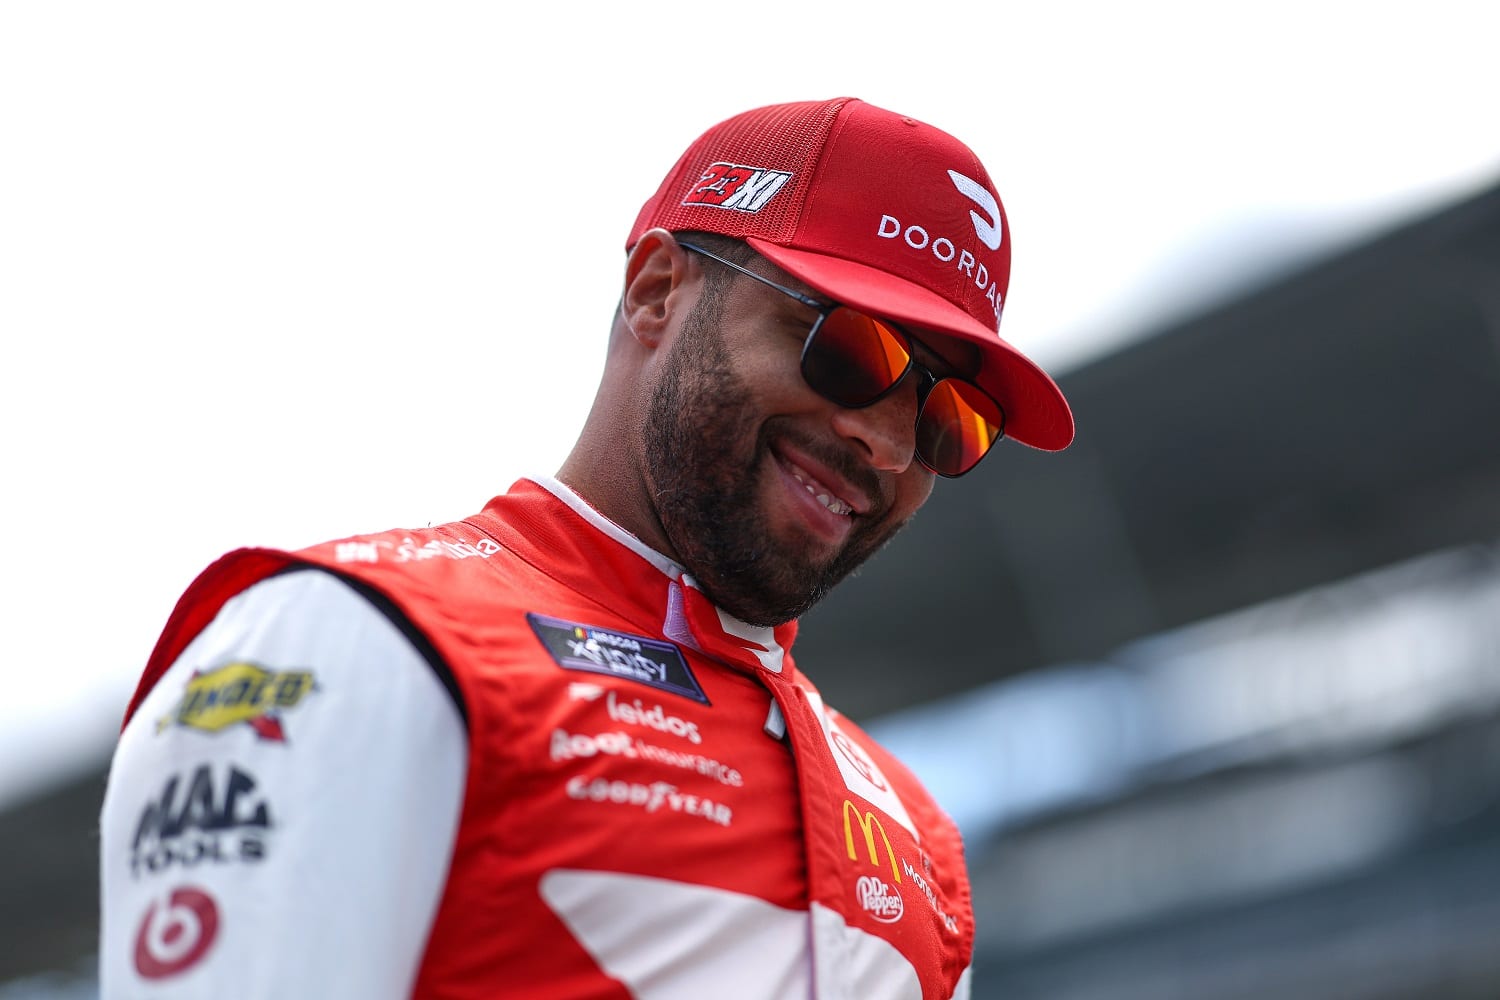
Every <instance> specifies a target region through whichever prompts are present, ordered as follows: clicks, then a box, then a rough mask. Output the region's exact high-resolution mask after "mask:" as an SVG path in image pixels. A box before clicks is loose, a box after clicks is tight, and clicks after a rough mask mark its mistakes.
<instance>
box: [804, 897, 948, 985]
mask: <svg viewBox="0 0 1500 1000" xmlns="http://www.w3.org/2000/svg"><path fill="white" fill-rule="evenodd" d="M812 926H813V967H814V968H815V969H816V970H817V990H818V992H817V996H818V1000H921V997H922V982H921V980H920V979H918V978H917V970H916V969H914V968H912V964H911V963H910V962H908V961H907V960H906V956H905V955H903V954H901V952H899V951H897V950H896V946H895V945H893V944H891V943H890V942H889V941H886V940H885V939H883V938H878V937H876V936H875V935H873V934H867V933H865V932H864V931H862V930H860V929H859V928H857V927H850V926H849V925H848V924H846V923H844V918H843V917H842V916H840V915H839V914H838V913H837V912H835V911H834V910H830V909H829V908H828V907H826V906H823V905H822V904H820V903H813V904H812Z"/></svg>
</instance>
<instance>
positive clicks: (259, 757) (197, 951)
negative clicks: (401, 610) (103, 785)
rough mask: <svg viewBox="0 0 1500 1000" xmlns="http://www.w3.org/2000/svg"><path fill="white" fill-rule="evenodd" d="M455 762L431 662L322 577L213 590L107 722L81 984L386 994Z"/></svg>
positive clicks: (418, 938)
mask: <svg viewBox="0 0 1500 1000" xmlns="http://www.w3.org/2000/svg"><path fill="white" fill-rule="evenodd" d="M467 767H468V738H467V733H466V730H465V725H464V720H463V718H462V715H461V713H460V711H459V708H458V706H457V705H456V703H455V701H454V696H453V695H451V694H450V693H449V691H448V690H447V688H446V686H445V684H444V682H443V680H442V679H441V678H440V676H439V673H438V672H437V671H436V670H435V669H434V665H432V664H430V663H429V662H428V661H427V660H426V659H424V657H423V656H422V654H421V653H420V652H419V651H418V650H417V648H416V647H415V646H414V645H413V644H412V642H411V641H409V640H408V639H407V637H406V636H405V635H403V634H402V632H401V630H400V629H398V628H397V627H396V626H395V625H394V624H393V623H392V622H391V620H390V619H389V618H387V617H386V616H385V615H384V614H383V613H382V612H381V611H380V610H379V609H378V608H376V607H375V606H374V605H372V604H371V603H370V602H369V601H367V600H366V599H365V598H364V597H362V596H361V595H360V594H359V593H358V592H356V591H355V590H354V589H353V588H351V587H350V586H349V585H348V584H346V583H345V582H343V581H342V580H340V579H339V578H337V577H335V576H332V575H330V574H328V573H324V572H322V571H319V570H304V571H298V572H294V573H288V574H284V575H281V576H277V577H273V578H271V579H268V580H263V581H261V582H260V583H258V584H256V585H254V586H253V587H250V588H249V589H247V590H246V591H245V592H243V593H242V594H240V595H238V596H236V597H235V598H234V599H232V600H231V601H230V602H229V603H227V604H226V605H225V606H224V608H223V609H222V611H220V613H219V615H218V617H216V618H215V619H214V620H213V622H212V623H211V624H210V625H209V626H208V627H207V628H206V629H204V631H203V632H202V633H201V634H200V635H198V637H197V638H195V639H194V640H193V641H192V643H191V644H189V645H188V647H187V648H186V649H185V650H184V651H183V653H182V656H181V657H180V658H179V659H178V660H177V662H176V663H174V664H173V665H172V667H171V668H170V669H169V670H168V671H167V672H166V673H165V674H164V675H163V676H162V678H161V680H160V681H159V682H158V683H157V685H156V687H155V688H154V689H153V690H152V691H151V693H150V694H149V695H148V696H147V697H146V699H145V701H144V702H143V703H142V704H141V706H140V709H139V710H138V711H137V712H136V713H135V716H134V717H133V718H132V719H131V721H130V723H129V725H127V726H126V728H125V731H124V733H123V734H122V736H121V738H120V743H119V746H118V747H117V749H116V751H115V756H114V761H113V763H112V765H111V768H110V775H109V783H108V787H107V789H106V791H105V796H104V808H103V814H102V816H101V823H100V891H101V927H100V936H101V939H100V951H99V978H100V987H101V997H102V998H104V1000H114V998H127V997H128V998H137V997H140V998H152V1000H155V998H163V1000H165V998H179V997H184V998H185V997H208V996H212V997H226V998H230V997H232V998H240V997H276V998H282V997H293V996H316V997H320V998H329V1000H339V998H350V1000H353V998H359V1000H370V998H384V997H405V996H408V995H410V993H411V989H412V985H413V982H414V978H415V975H416V972H417V968H418V965H419V963H420V961H421V958H422V953H423V949H424V947H425V944H426V940H427V935H428V932H429V930H430V928H431V926H432V920H433V917H434V915H435V913H436V912H437V905H438V901H439V899H440V897H441V894H442V890H443V885H444V882H445V880H446V878H447V871H448V863H449V860H450V857H451V855H452V850H453V842H454V837H455V833H456V831H457V827H458V819H459V811H460V808H461V806H462V801H463V793H464V782H465V777H466V773H467Z"/></svg>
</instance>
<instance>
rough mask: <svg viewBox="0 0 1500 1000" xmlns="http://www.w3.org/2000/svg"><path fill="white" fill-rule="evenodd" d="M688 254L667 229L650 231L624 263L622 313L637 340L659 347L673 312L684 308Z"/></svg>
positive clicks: (638, 242) (632, 249)
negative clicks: (682, 303)
mask: <svg viewBox="0 0 1500 1000" xmlns="http://www.w3.org/2000/svg"><path fill="white" fill-rule="evenodd" d="M687 258H688V254H687V251H686V250H684V249H682V247H681V246H679V245H678V244H677V241H676V240H675V239H673V237H672V234H671V233H669V232H667V231H666V230H665V229H651V230H648V231H647V232H646V233H645V235H643V236H642V237H641V238H640V240H639V241H637V242H636V245H635V246H634V247H632V248H631V250H630V256H629V257H627V258H626V260H625V292H624V294H623V295H622V296H621V299H620V311H621V314H622V315H623V316H624V319H625V325H626V326H627V327H629V328H630V332H631V333H632V334H633V335H634V336H635V339H636V340H638V341H640V342H641V343H642V344H644V345H645V346H647V347H653V348H654V347H656V346H658V345H659V344H660V343H661V340H662V337H663V336H665V334H666V331H667V327H668V321H669V320H670V319H671V316H672V312H673V310H674V309H678V308H681V299H682V294H683V292H684V288H685V286H686V285H687V283H688V279H689V265H688V259H687Z"/></svg>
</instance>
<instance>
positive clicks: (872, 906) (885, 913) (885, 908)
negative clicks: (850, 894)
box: [854, 875, 906, 924]
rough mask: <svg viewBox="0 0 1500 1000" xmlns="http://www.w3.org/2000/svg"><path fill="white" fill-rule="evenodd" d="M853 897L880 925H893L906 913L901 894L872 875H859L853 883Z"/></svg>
mask: <svg viewBox="0 0 1500 1000" xmlns="http://www.w3.org/2000/svg"><path fill="white" fill-rule="evenodd" d="M854 897H855V898H856V899H858V900H859V907H860V909H862V910H864V911H865V912H866V913H868V914H869V915H870V916H871V917H873V918H874V919H875V920H878V921H880V922H881V923H882V924H894V923H895V922H896V921H898V920H900V919H901V916H902V914H904V913H905V912H906V904H905V903H903V902H902V901H901V894H900V893H899V892H897V891H896V890H895V889H894V888H892V887H891V886H889V885H887V884H886V883H884V882H882V881H880V879H878V878H876V877H875V876H874V875H861V876H860V877H859V880H858V881H857V882H855V883H854Z"/></svg>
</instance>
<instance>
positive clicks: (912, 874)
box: [901, 851, 958, 934]
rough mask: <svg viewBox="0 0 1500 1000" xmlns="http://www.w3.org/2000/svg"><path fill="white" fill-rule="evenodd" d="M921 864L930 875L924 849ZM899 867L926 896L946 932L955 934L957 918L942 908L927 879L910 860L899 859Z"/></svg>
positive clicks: (930, 871)
mask: <svg viewBox="0 0 1500 1000" xmlns="http://www.w3.org/2000/svg"><path fill="white" fill-rule="evenodd" d="M922 864H924V865H926V866H927V874H928V875H931V874H932V861H931V859H930V858H928V857H927V853H926V852H925V851H924V852H923V853H922ZM901 867H902V869H903V870H905V872H906V877H907V878H909V879H911V883H912V885H914V886H916V887H917V888H918V889H920V890H921V892H922V895H923V896H925V897H927V905H928V906H930V907H932V912H933V913H935V914H936V915H937V918H938V919H939V920H941V921H942V922H943V926H944V927H946V928H947V929H948V933H949V934H957V933H958V920H957V918H955V917H954V916H953V915H952V914H951V913H949V912H948V911H946V910H944V909H943V904H942V903H940V902H938V896H937V893H936V892H935V891H934V890H933V888H932V886H931V885H929V884H928V883H927V879H925V878H923V877H922V876H921V875H920V874H919V873H918V872H917V870H916V869H915V868H913V867H912V865H911V862H910V861H907V860H906V859H905V858H902V859H901Z"/></svg>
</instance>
